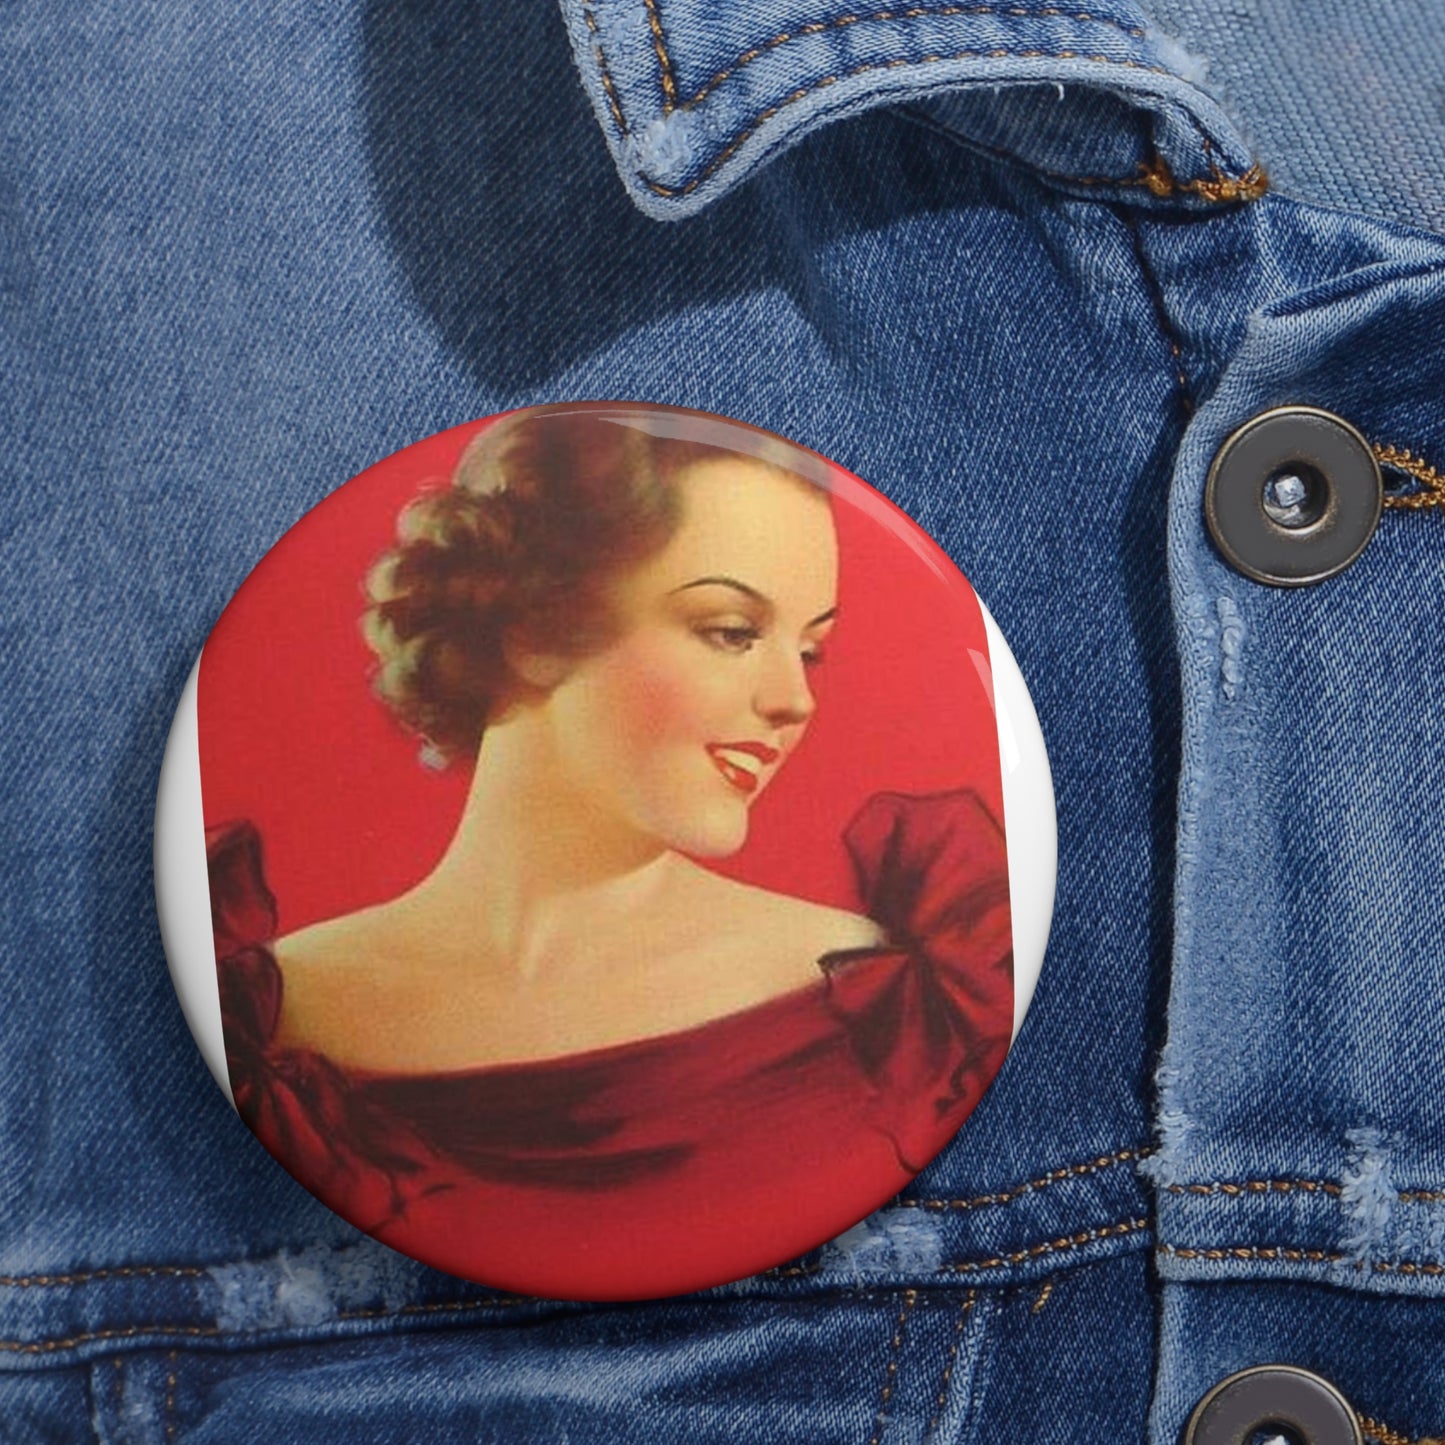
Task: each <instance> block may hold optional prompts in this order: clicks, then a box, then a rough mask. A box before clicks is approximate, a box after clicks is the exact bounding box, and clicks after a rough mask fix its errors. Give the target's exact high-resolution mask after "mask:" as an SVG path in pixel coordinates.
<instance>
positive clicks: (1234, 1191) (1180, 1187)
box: [1164, 1179, 1445, 1204]
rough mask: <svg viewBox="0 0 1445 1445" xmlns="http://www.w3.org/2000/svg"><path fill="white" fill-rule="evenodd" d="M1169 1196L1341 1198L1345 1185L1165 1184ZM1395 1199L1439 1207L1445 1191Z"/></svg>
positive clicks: (1402, 1193) (1404, 1193) (1409, 1192)
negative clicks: (1311, 1196)
mask: <svg viewBox="0 0 1445 1445" xmlns="http://www.w3.org/2000/svg"><path fill="white" fill-rule="evenodd" d="M1164 1187H1165V1190H1166V1192H1168V1193H1170V1194H1222V1195H1224V1196H1225V1198H1226V1199H1239V1198H1241V1197H1243V1196H1244V1195H1246V1194H1290V1193H1294V1192H1296V1191H1298V1192H1300V1193H1305V1194H1330V1195H1339V1194H1341V1193H1342V1192H1343V1186H1342V1185H1339V1184H1336V1183H1334V1182H1333V1181H1332V1180H1329V1179H1240V1180H1219V1179H1216V1180H1212V1181H1210V1182H1209V1183H1207V1184H1166V1185H1165V1186H1164ZM1395 1197H1396V1198H1397V1199H1398V1200H1399V1201H1400V1202H1401V1203H1402V1204H1439V1203H1442V1202H1445V1189H1428V1188H1422V1189H1400V1190H1397V1191H1396V1194H1395Z"/></svg>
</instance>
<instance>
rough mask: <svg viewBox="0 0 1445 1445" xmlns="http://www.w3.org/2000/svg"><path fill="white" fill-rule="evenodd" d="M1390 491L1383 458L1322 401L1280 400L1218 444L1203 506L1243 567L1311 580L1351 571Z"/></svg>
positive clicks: (1285, 582) (1278, 580)
mask: <svg viewBox="0 0 1445 1445" xmlns="http://www.w3.org/2000/svg"><path fill="white" fill-rule="evenodd" d="M1383 497H1384V491H1383V484H1382V483H1381V480H1380V468H1379V464H1378V463H1377V462H1376V461H1375V458H1374V454H1373V453H1372V452H1371V451H1370V446H1369V443H1368V442H1366V440H1365V439H1364V437H1362V436H1361V435H1360V434H1359V432H1357V431H1356V430H1355V429H1354V427H1352V426H1351V425H1350V424H1349V423H1348V422H1347V421H1342V420H1341V419H1340V418H1339V417H1337V416H1335V415H1333V414H1332V413H1330V412H1327V411H1321V410H1320V409H1319V408H1318V407H1312V406H1281V407H1275V408H1274V409H1273V410H1271V411H1265V412H1261V413H1260V414H1259V415H1258V416H1256V417H1253V418H1251V419H1250V420H1249V421H1247V422H1245V424H1244V425H1243V426H1242V427H1240V428H1239V430H1238V431H1236V432H1235V433H1234V434H1233V435H1232V436H1231V437H1230V438H1229V440H1228V441H1226V442H1225V443H1224V445H1223V446H1222V447H1220V449H1219V452H1218V454H1217V455H1216V456H1215V458H1214V463H1213V465H1212V466H1211V467H1210V468H1209V477H1208V480H1207V481H1206V483H1205V487H1204V515H1205V519H1206V520H1207V521H1208V523H1209V531H1210V535H1211V536H1213V538H1214V542H1215V545H1216V546H1217V547H1218V548H1219V550H1220V551H1221V552H1222V553H1223V554H1224V556H1225V558H1226V560H1227V561H1228V562H1229V564H1230V565H1231V566H1232V567H1234V568H1235V569H1236V570H1237V571H1240V572H1242V573H1244V575H1245V576H1246V577H1251V578H1253V579H1254V581H1256V582H1266V583H1269V584H1270V585H1271V586H1275V587H1303V586H1307V585H1308V584H1310V583H1312V582H1323V581H1324V579H1325V578H1326V577H1333V576H1334V575H1335V573H1337V572H1343V571H1344V569H1345V568H1346V567H1348V566H1349V565H1350V563H1351V562H1353V561H1354V560H1355V558H1356V557H1358V556H1359V555H1360V553H1361V552H1363V551H1364V549H1365V546H1366V544H1367V543H1368V542H1369V540H1370V538H1371V537H1373V536H1374V534H1375V528H1376V526H1378V525H1379V521H1380V508H1381V505H1382V502H1383Z"/></svg>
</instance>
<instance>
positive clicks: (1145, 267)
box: [1118, 162, 1194, 422]
mask: <svg viewBox="0 0 1445 1445" xmlns="http://www.w3.org/2000/svg"><path fill="white" fill-rule="evenodd" d="M1161 163H1162V162H1161ZM1118 215H1119V219H1120V220H1121V221H1122V222H1123V224H1124V228H1125V230H1127V231H1128V233H1129V243H1130V245H1131V247H1132V248H1133V252H1134V263H1135V265H1137V266H1138V268H1139V274H1140V276H1141V277H1143V280H1144V290H1145V291H1146V292H1147V293H1148V296H1149V302H1150V305H1151V306H1152V307H1153V308H1154V320H1155V323H1156V324H1157V325H1158V327H1159V332H1160V335H1161V336H1163V338H1164V344H1165V346H1167V347H1168V348H1169V354H1170V356H1171V357H1172V358H1173V359H1174V382H1175V386H1176V387H1177V389H1178V390H1177V395H1178V397H1179V406H1180V409H1181V410H1182V411H1183V413H1184V420H1185V421H1186V422H1188V420H1189V418H1190V417H1191V416H1192V415H1193V414H1194V393H1193V391H1192V389H1191V388H1190V385H1189V376H1188V373H1187V372H1186V371H1185V370H1184V346H1183V343H1182V342H1181V341H1180V339H1179V333H1178V331H1177V330H1176V329H1175V326H1174V322H1173V319H1172V318H1171V317H1170V315H1169V306H1168V303H1167V302H1166V301H1165V299H1164V288H1163V287H1162V286H1161V285H1160V284H1159V278H1158V277H1157V276H1156V275H1155V274H1154V268H1153V267H1152V266H1151V265H1150V264H1149V257H1148V253H1147V252H1146V251H1145V249H1144V236H1143V233H1142V232H1141V231H1140V229H1139V224H1138V222H1137V221H1135V219H1134V218H1133V216H1131V215H1130V214H1129V213H1128V211H1126V210H1125V209H1124V208H1123V207H1120V208H1119V210H1118Z"/></svg>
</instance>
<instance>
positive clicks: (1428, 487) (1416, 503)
mask: <svg viewBox="0 0 1445 1445" xmlns="http://www.w3.org/2000/svg"><path fill="white" fill-rule="evenodd" d="M1370 450H1371V451H1372V452H1373V453H1374V454H1375V460H1376V461H1377V462H1379V464H1380V465H1381V466H1382V467H1390V468H1391V469H1392V470H1394V471H1398V472H1404V473H1405V475H1406V476H1407V477H1411V478H1413V479H1414V480H1415V481H1417V482H1419V483H1420V485H1421V487H1422V490H1421V491H1418V492H1395V493H1388V492H1387V493H1386V494H1385V506H1387V507H1403V508H1409V509H1411V510H1413V511H1423V510H1424V509H1425V508H1427V507H1445V475H1442V474H1441V473H1440V472H1439V471H1437V470H1436V469H1435V468H1434V467H1432V466H1431V465H1430V464H1429V463H1428V462H1427V461H1426V460H1425V459H1424V458H1423V457H1417V456H1416V455H1415V454H1414V452H1412V451H1409V450H1408V449H1407V448H1405V447H1397V446H1390V445H1388V444H1386V443H1383V442H1372V443H1371V444H1370ZM1441 1197H1442V1198H1445V1193H1442V1194H1441Z"/></svg>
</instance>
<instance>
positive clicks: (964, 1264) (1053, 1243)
mask: <svg viewBox="0 0 1445 1445" xmlns="http://www.w3.org/2000/svg"><path fill="white" fill-rule="evenodd" d="M1149 1228H1151V1222H1150V1221H1149V1220H1148V1219H1142V1218H1141V1219H1125V1220H1122V1221H1121V1222H1120V1223H1118V1224H1101V1225H1099V1226H1098V1227H1097V1228H1094V1229H1085V1230H1082V1231H1080V1232H1079V1233H1078V1234H1071V1235H1067V1236H1066V1237H1064V1238H1063V1239H1051V1240H1046V1241H1045V1242H1044V1243H1042V1244H1035V1245H1032V1246H1030V1247H1029V1248H1028V1249H1020V1250H1015V1251H1014V1252H1013V1253H1012V1254H1004V1255H998V1256H996V1257H994V1258H992V1259H964V1260H958V1261H956V1262H955V1263H953V1264H943V1265H940V1266H939V1272H940V1273H942V1274H971V1273H972V1272H974V1271H975V1270H981V1269H998V1268H999V1267H1000V1266H1002V1265H1013V1264H1024V1263H1026V1262H1027V1261H1028V1260H1031V1259H1040V1258H1042V1257H1043V1256H1044V1255H1046V1254H1058V1253H1062V1252H1064V1251H1066V1250H1070V1249H1082V1248H1083V1247H1084V1246H1085V1245H1086V1244H1094V1243H1096V1242H1097V1241H1098V1240H1101V1239H1116V1238H1118V1237H1120V1236H1121V1235H1126V1234H1137V1233H1138V1232H1139V1231H1140V1230H1144V1229H1149ZM1442 1272H1445V1267H1442Z"/></svg>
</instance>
